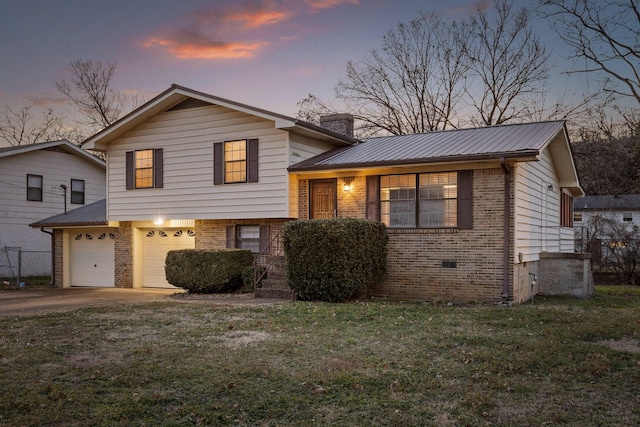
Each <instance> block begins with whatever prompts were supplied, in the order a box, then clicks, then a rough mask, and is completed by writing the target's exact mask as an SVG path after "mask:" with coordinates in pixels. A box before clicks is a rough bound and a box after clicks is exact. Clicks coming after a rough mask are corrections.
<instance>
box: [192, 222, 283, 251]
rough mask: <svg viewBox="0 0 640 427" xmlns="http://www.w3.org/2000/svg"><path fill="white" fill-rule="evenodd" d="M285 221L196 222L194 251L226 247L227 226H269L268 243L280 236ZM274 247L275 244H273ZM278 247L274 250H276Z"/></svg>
mask: <svg viewBox="0 0 640 427" xmlns="http://www.w3.org/2000/svg"><path fill="white" fill-rule="evenodd" d="M285 222H287V220H286V219H245V220H196V221H195V232H196V235H195V248H196V249H225V248H226V247H227V226H229V225H269V234H270V235H271V239H270V241H273V240H275V239H276V238H277V236H280V240H279V242H281V241H282V227H283V226H284V223H285ZM274 245H275V243H274ZM279 248H280V246H278V247H277V248H275V249H274V250H278V249H279Z"/></svg>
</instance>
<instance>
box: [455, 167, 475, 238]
mask: <svg viewBox="0 0 640 427" xmlns="http://www.w3.org/2000/svg"><path fill="white" fill-rule="evenodd" d="M458 228H462V229H471V228H473V170H465V171H459V172H458Z"/></svg>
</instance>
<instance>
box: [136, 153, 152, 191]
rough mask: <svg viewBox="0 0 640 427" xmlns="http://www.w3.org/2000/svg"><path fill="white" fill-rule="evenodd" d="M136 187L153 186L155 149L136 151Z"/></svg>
mask: <svg viewBox="0 0 640 427" xmlns="http://www.w3.org/2000/svg"><path fill="white" fill-rule="evenodd" d="M135 183H136V184H135V186H136V188H153V150H140V151H136V152H135Z"/></svg>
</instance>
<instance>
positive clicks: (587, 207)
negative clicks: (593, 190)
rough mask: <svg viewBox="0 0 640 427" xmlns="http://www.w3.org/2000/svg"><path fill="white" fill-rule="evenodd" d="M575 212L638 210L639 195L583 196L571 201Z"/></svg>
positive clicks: (639, 203) (639, 207) (639, 208)
mask: <svg viewBox="0 0 640 427" xmlns="http://www.w3.org/2000/svg"><path fill="white" fill-rule="evenodd" d="M573 208H574V210H576V211H604V210H606V211H609V210H620V211H621V210H640V194H620V195H618V194H615V195H614V194H609V195H601V196H585V197H583V198H581V199H580V200H574V201H573Z"/></svg>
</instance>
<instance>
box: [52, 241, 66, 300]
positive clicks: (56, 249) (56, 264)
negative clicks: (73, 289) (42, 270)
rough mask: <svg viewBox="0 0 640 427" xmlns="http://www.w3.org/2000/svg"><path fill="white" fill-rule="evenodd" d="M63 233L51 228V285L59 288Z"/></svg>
mask: <svg viewBox="0 0 640 427" xmlns="http://www.w3.org/2000/svg"><path fill="white" fill-rule="evenodd" d="M63 234H64V233H63V231H62V230H53V253H54V254H55V256H54V257H53V258H54V259H53V286H55V287H56V288H61V287H62V283H63V274H64V270H63V265H64V257H63V251H62V246H63Z"/></svg>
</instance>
